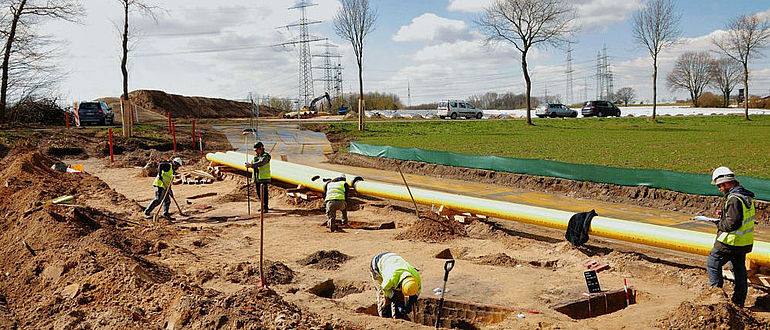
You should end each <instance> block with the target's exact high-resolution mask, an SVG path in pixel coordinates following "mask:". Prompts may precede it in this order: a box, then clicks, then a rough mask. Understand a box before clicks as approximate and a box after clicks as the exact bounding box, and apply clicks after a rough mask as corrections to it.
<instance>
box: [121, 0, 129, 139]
mask: <svg viewBox="0 0 770 330" xmlns="http://www.w3.org/2000/svg"><path fill="white" fill-rule="evenodd" d="M122 41H123V58H122V59H121V60H120V71H121V72H122V73H123V95H121V96H120V121H121V126H122V127H123V136H124V137H131V129H130V128H129V125H131V121H130V120H128V119H127V118H126V113H125V109H127V108H126V107H125V106H124V103H128V68H127V64H128V0H126V1H125V2H124V3H123V40H122Z"/></svg>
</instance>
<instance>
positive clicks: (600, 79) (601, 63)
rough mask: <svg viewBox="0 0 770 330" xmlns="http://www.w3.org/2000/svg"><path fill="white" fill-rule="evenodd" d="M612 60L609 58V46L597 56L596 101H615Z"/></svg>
mask: <svg viewBox="0 0 770 330" xmlns="http://www.w3.org/2000/svg"><path fill="white" fill-rule="evenodd" d="M613 80H614V79H613V76H612V68H611V67H610V59H609V56H607V46H604V49H603V50H602V51H600V52H598V53H597V54H596V99H597V100H605V101H614V100H613V99H612V98H613V97H614V95H615V86H614V82H613Z"/></svg>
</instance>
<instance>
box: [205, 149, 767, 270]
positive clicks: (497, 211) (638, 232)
mask: <svg viewBox="0 0 770 330" xmlns="http://www.w3.org/2000/svg"><path fill="white" fill-rule="evenodd" d="M246 157H247V156H246V154H243V153H238V152H234V151H228V152H226V153H222V152H217V153H209V154H207V155H206V159H208V160H209V161H211V162H213V163H216V164H222V165H226V166H229V167H232V168H236V169H239V170H243V171H245V170H246V166H245V160H246V159H247V158H246ZM249 161H250V159H249ZM270 168H271V175H272V178H273V179H276V180H279V181H283V182H287V183H291V184H296V185H302V186H304V187H307V188H309V189H312V190H316V191H323V186H324V182H323V181H322V180H320V179H319V180H316V181H312V180H311V178H312V177H313V176H316V175H318V176H320V177H322V178H334V177H337V176H339V175H340V173H338V172H333V171H329V170H324V169H319V168H314V167H311V166H305V165H299V164H295V163H290V162H284V161H280V160H276V159H273V160H271V162H270ZM249 170H250V171H251V169H249ZM345 176H346V177H347V179H348V183H349V184H351V185H352V184H353V180H354V179H355V178H356V176H353V175H349V174H345ZM411 188H412V195H413V196H414V199H415V201H416V202H417V203H420V204H424V205H432V204H435V205H444V206H446V207H448V208H450V209H453V210H457V211H461V212H469V213H473V214H482V215H486V216H489V217H494V218H499V219H505V220H512V221H517V222H523V223H528V224H533V225H538V226H543V227H549V228H554V229H559V230H566V229H567V224H568V222H569V219H570V217H572V213H570V212H566V211H560V210H552V209H547V208H543V207H538V206H530V205H522V204H516V203H510V202H504V201H496V200H490V199H484V198H478V197H472V196H464V195H458V194H452V193H447V192H441V191H435V190H429V189H422V188H415V187H411ZM355 189H356V191H357V192H358V193H360V194H363V195H367V196H373V197H380V198H387V199H395V200H400V201H405V202H411V199H410V197H409V193H408V192H407V190H406V187H404V186H402V185H394V184H388V183H382V182H374V181H361V180H356V182H355ZM589 234H591V235H596V236H599V237H604V238H609V239H616V240H621V241H625V242H630V243H638V244H644V245H648V246H654V247H659V248H664V249H669V250H674V251H681V252H688V253H693V254H700V255H708V254H709V251H711V248H712V246H713V245H714V239H715V233H714V234H709V233H702V232H698V231H692V230H686V229H680V228H673V227H666V226H660V225H653V224H648V223H641V222H635V221H627V220H620V219H614V218H608V217H602V216H596V217H594V218H593V220H592V221H591V228H590V231H589ZM746 258H748V259H751V260H753V261H754V262H756V263H758V264H760V265H763V266H768V267H770V243H767V242H762V241H756V240H755V241H754V248H753V250H752V252H751V253H750V254H748V255H747V256H746Z"/></svg>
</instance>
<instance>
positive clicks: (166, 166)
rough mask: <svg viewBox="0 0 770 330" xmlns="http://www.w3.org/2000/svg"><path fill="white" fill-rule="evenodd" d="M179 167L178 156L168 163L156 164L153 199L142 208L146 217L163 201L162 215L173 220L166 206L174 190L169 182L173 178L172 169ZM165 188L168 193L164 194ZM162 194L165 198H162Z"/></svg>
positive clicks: (169, 203) (180, 165)
mask: <svg viewBox="0 0 770 330" xmlns="http://www.w3.org/2000/svg"><path fill="white" fill-rule="evenodd" d="M181 167H182V159H180V158H179V157H176V158H174V159H173V160H172V161H171V162H170V163H169V162H161V163H160V164H158V175H157V176H156V177H155V181H153V183H152V186H153V187H155V199H153V200H152V202H150V205H148V206H147V208H146V209H145V210H144V216H145V217H146V218H152V215H151V214H150V213H151V212H152V210H153V209H154V208H155V207H157V206H158V205H160V203H161V202H163V216H164V217H165V218H166V219H169V220H174V218H173V217H171V214H170V213H168V208H169V206H171V196H174V191H173V190H171V182H172V181H173V180H174V169H177V170H178V169H180V168H181ZM166 189H168V194H166ZM164 196H165V197H166V199H163V197H164Z"/></svg>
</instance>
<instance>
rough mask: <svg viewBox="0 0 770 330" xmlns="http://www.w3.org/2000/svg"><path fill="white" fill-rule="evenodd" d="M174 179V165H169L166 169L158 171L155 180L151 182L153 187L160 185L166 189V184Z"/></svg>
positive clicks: (169, 183)
mask: <svg viewBox="0 0 770 330" xmlns="http://www.w3.org/2000/svg"><path fill="white" fill-rule="evenodd" d="M173 179H174V166H173V165H172V166H169V169H168V171H163V172H159V173H158V176H156V177H155V182H153V183H152V185H153V186H155V187H161V188H163V189H168V186H169V185H171V180H173Z"/></svg>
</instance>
